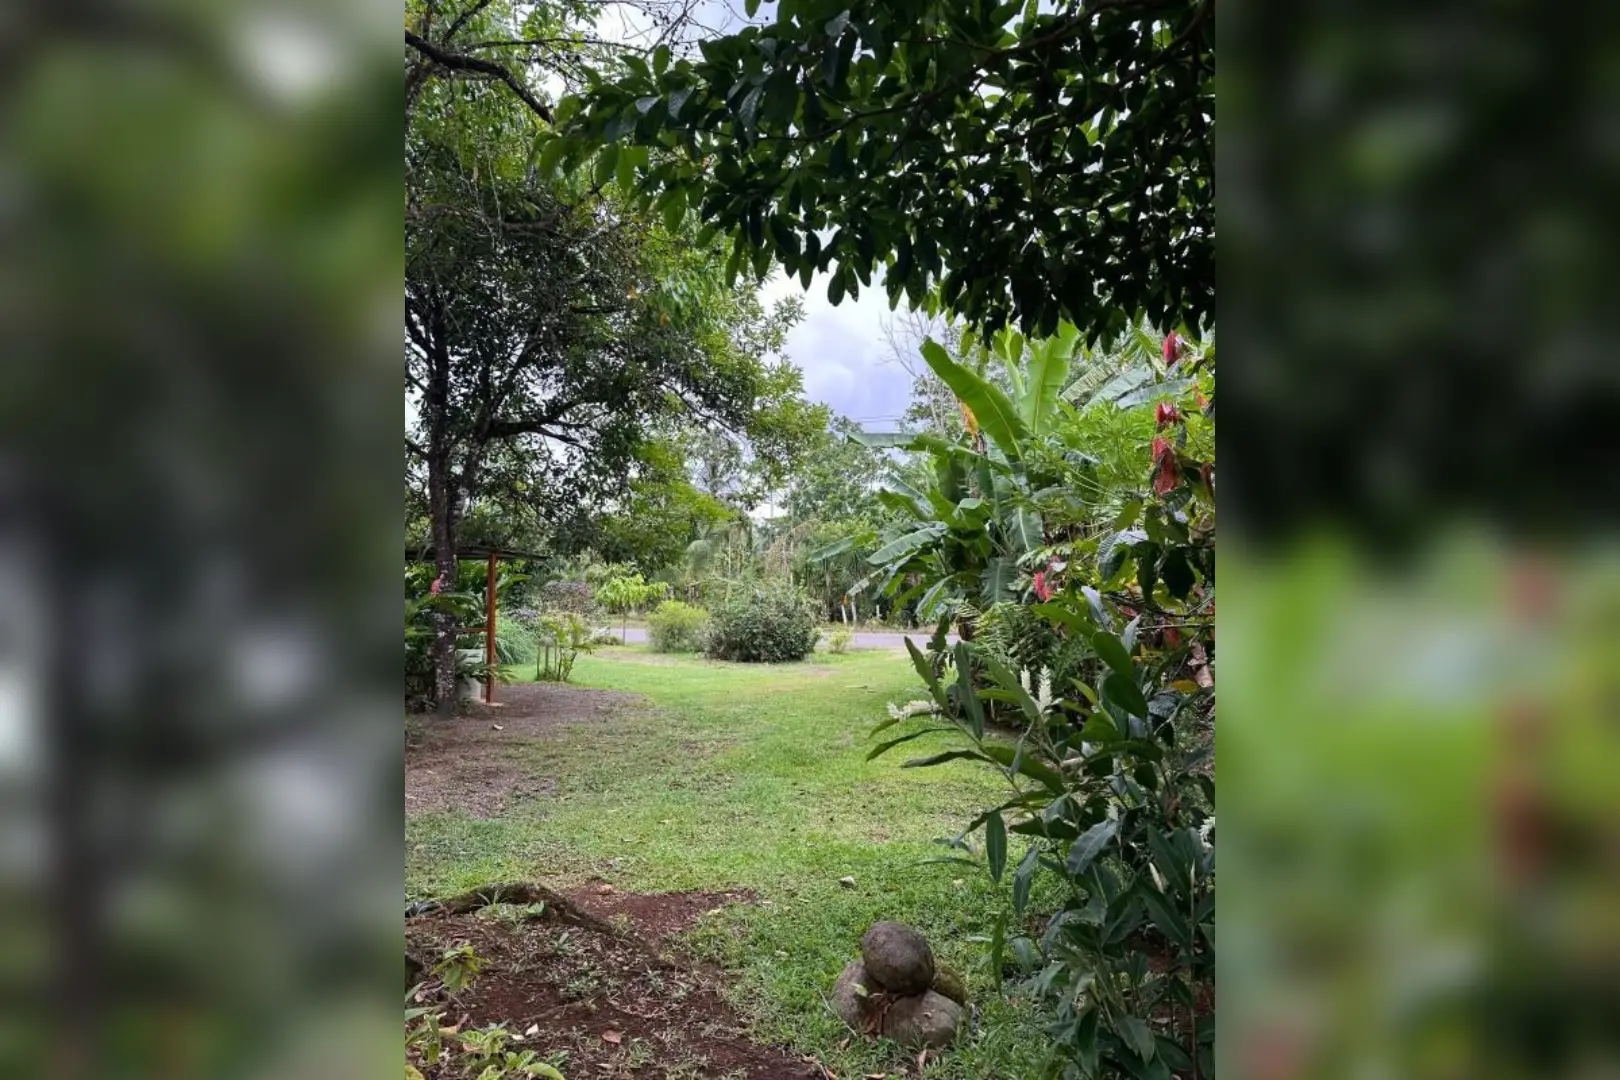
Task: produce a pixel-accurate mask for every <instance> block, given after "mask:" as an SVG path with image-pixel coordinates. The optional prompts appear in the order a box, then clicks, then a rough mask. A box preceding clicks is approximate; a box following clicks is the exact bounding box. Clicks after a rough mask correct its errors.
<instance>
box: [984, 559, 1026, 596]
mask: <svg viewBox="0 0 1620 1080" xmlns="http://www.w3.org/2000/svg"><path fill="white" fill-rule="evenodd" d="M1017 578H1018V563H1017V562H1015V561H1014V560H1012V559H1009V558H1007V557H1006V556H1003V555H997V556H996V557H995V558H993V559H991V560H990V561H989V562H988V563H986V564H985V568H984V578H983V581H982V584H981V587H980V595H982V596H983V598H984V603H985V606H986V607H988V606H990V605H991V604H999V603H1001V602H1003V601H1006V600H1011V599H1013V588H1012V583H1013V582H1014V581H1015V580H1017Z"/></svg>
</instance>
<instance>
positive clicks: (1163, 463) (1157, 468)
mask: <svg viewBox="0 0 1620 1080" xmlns="http://www.w3.org/2000/svg"><path fill="white" fill-rule="evenodd" d="M1179 483H1181V469H1180V467H1179V466H1178V465H1177V464H1176V449H1175V447H1173V446H1171V445H1170V440H1169V439H1166V438H1164V437H1163V436H1158V437H1156V438H1155V439H1154V440H1153V491H1154V493H1155V494H1158V495H1168V494H1169V493H1170V492H1172V491H1174V490H1175V489H1176V485H1177V484H1179Z"/></svg>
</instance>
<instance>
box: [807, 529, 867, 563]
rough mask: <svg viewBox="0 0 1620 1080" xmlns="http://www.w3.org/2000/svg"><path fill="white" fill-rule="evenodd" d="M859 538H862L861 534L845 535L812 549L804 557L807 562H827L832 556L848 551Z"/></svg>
mask: <svg viewBox="0 0 1620 1080" xmlns="http://www.w3.org/2000/svg"><path fill="white" fill-rule="evenodd" d="M858 539H860V537H859V535H856V536H846V537H844V538H842V539H840V540H834V541H833V542H832V543H830V544H828V545H826V546H825V547H819V548H817V549H816V550H814V551H812V552H811V553H810V554H808V555H806V556H805V557H804V561H805V562H812V563H818V562H826V561H827V560H828V559H830V558H832V557H833V556H834V555H842V554H843V553H844V552H846V551H848V550H849V549H850V548H852V547H854V546H855V542H856V540H858Z"/></svg>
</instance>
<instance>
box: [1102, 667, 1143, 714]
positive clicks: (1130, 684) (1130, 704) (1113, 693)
mask: <svg viewBox="0 0 1620 1080" xmlns="http://www.w3.org/2000/svg"><path fill="white" fill-rule="evenodd" d="M1103 693H1105V694H1107V695H1108V700H1109V701H1112V702H1113V703H1114V704H1115V705H1118V706H1119V707H1120V708H1122V709H1124V710H1125V711H1126V712H1128V713H1130V714H1131V715H1132V716H1139V717H1141V718H1142V719H1144V720H1146V719H1147V716H1148V707H1147V699H1146V698H1144V697H1143V696H1142V691H1141V690H1140V689H1139V688H1138V687H1137V685H1136V683H1135V681H1134V680H1132V679H1131V678H1129V677H1127V676H1125V675H1121V674H1120V673H1119V672H1117V671H1115V672H1113V673H1111V674H1110V675H1109V676H1108V678H1106V679H1104V680H1103Z"/></svg>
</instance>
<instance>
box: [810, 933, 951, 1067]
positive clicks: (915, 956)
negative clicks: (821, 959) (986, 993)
mask: <svg viewBox="0 0 1620 1080" xmlns="http://www.w3.org/2000/svg"><path fill="white" fill-rule="evenodd" d="M832 1004H833V1008H834V1009H835V1010H836V1011H837V1013H838V1015H839V1016H841V1017H843V1019H844V1022H845V1023H846V1024H848V1025H849V1026H850V1027H852V1028H854V1029H855V1030H856V1031H863V1032H876V1033H879V1034H882V1035H884V1036H886V1037H888V1038H890V1039H893V1040H895V1041H896V1042H898V1043H900V1044H902V1045H904V1046H910V1047H914V1048H915V1047H924V1046H934V1047H939V1046H949V1045H950V1043H951V1041H952V1040H953V1039H955V1038H956V1029H957V1027H958V1025H960V1024H961V1022H962V1009H963V1008H964V1007H965V1006H966V1005H967V988H966V986H964V985H963V982H962V978H961V976H960V975H957V974H956V973H955V972H953V971H951V970H950V969H949V968H941V967H936V965H935V964H934V952H933V950H932V949H930V948H929V947H928V941H927V939H925V938H924V937H923V936H922V935H921V934H919V933H917V931H915V930H913V929H912V928H911V927H909V926H907V925H905V924H904V923H897V922H880V923H874V924H873V925H872V928H871V929H869V930H867V932H866V935H865V936H864V937H862V938H861V958H860V959H859V960H857V961H855V962H854V963H852V964H850V965H849V966H848V967H846V968H845V969H844V971H843V974H841V975H839V976H838V982H837V983H835V984H834V986H833V994H832Z"/></svg>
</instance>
